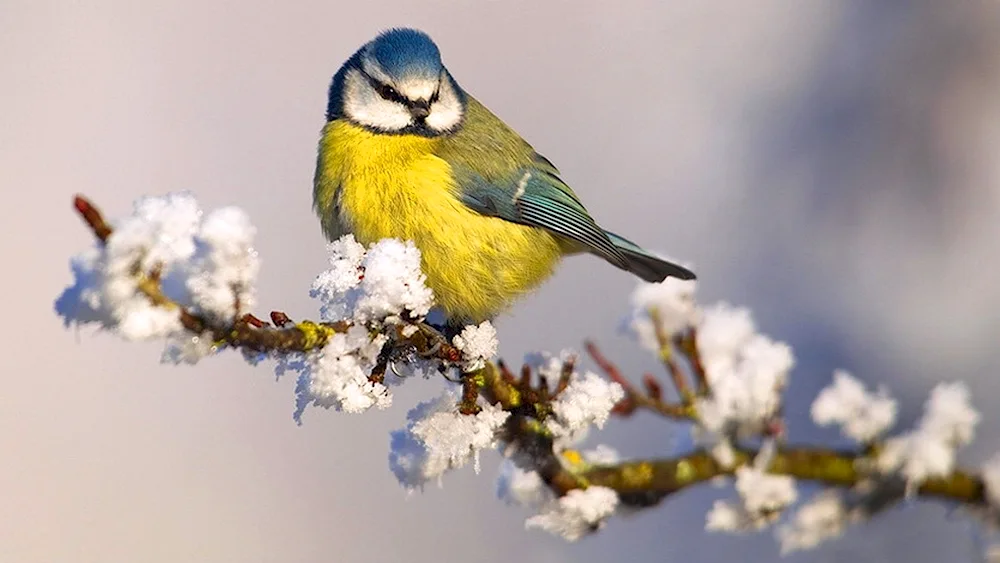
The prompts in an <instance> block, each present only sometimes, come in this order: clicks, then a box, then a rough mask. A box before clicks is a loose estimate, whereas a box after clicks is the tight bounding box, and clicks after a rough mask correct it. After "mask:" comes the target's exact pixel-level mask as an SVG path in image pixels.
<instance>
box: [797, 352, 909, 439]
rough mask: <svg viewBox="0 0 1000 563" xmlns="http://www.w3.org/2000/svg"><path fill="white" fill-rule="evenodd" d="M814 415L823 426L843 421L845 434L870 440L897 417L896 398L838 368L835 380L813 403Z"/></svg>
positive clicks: (876, 436) (842, 427)
mask: <svg viewBox="0 0 1000 563" xmlns="http://www.w3.org/2000/svg"><path fill="white" fill-rule="evenodd" d="M812 419H813V421H814V422H815V423H816V424H818V425H820V426H828V425H830V424H839V425H840V427H841V431H842V432H843V433H844V435H845V436H847V437H849V438H852V439H854V440H857V441H858V442H862V443H867V442H870V441H872V440H874V439H875V438H878V437H879V436H881V435H882V434H883V433H884V432H885V431H886V430H888V429H889V427H890V426H892V425H893V423H895V421H896V401H895V400H894V399H892V398H891V397H889V396H888V395H887V394H886V392H885V391H884V390H881V391H879V393H877V394H872V393H869V392H868V391H867V390H865V386H864V384H863V383H861V381H859V380H857V379H855V378H854V377H852V376H851V375H850V374H849V373H847V372H846V371H842V370H837V371H835V372H834V373H833V383H832V384H830V385H829V386H828V387H826V388H825V389H823V390H822V391H821V392H820V393H819V395H818V396H817V397H816V400H815V401H813V404H812Z"/></svg>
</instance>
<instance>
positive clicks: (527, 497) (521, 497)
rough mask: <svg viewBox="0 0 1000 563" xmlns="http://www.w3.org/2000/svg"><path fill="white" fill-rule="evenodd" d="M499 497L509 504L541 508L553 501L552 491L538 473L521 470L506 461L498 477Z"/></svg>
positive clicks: (501, 466) (511, 462) (508, 460)
mask: <svg viewBox="0 0 1000 563" xmlns="http://www.w3.org/2000/svg"><path fill="white" fill-rule="evenodd" d="M497 497H498V498H499V499H500V500H502V501H504V502H506V503H507V504H514V505H518V506H531V507H539V506H542V505H543V504H545V503H547V502H550V501H552V500H554V499H553V493H552V490H551V489H549V487H548V486H547V485H546V484H545V482H544V481H542V477H541V475H539V474H538V472H537V471H531V470H526V469H521V468H520V467H518V466H517V464H515V463H514V462H513V461H512V460H510V459H505V460H504V461H503V463H502V464H501V465H500V476H499V477H497Z"/></svg>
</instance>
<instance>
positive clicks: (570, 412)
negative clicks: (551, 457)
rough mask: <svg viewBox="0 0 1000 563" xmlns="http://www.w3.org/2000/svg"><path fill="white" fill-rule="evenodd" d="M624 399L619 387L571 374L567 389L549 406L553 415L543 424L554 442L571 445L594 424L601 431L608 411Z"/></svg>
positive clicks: (589, 375)
mask: <svg viewBox="0 0 1000 563" xmlns="http://www.w3.org/2000/svg"><path fill="white" fill-rule="evenodd" d="M624 397H625V390H624V389H622V386H621V385H619V384H617V383H615V382H613V381H608V380H607V379H605V378H603V377H601V376H599V375H597V374H596V373H592V372H587V373H585V374H584V375H582V376H581V375H579V374H573V376H572V378H571V379H570V383H569V386H567V387H566V389H564V390H563V392H562V393H561V394H560V395H559V397H558V398H556V400H555V401H553V403H552V412H553V414H554V415H555V416H554V417H550V418H549V419H548V420H546V421H545V423H546V426H547V427H548V428H549V430H551V431H552V434H553V435H554V436H556V438H557V440H559V439H561V440H562V441H567V440H568V441H570V442H573V441H575V440H577V439H579V437H580V436H581V434H582V433H584V432H585V431H586V430H587V429H588V427H589V426H590V425H591V424H593V425H595V426H597V427H598V428H602V427H603V426H604V423H605V422H607V420H608V416H610V414H611V409H612V408H614V406H615V404H616V403H617V402H618V401H621V400H622V399H623V398H624Z"/></svg>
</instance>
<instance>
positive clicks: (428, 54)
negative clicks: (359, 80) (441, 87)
mask: <svg viewBox="0 0 1000 563" xmlns="http://www.w3.org/2000/svg"><path fill="white" fill-rule="evenodd" d="M367 51H368V54H369V55H370V56H371V57H372V58H373V59H375V61H376V62H377V63H378V65H379V66H380V67H382V70H384V71H385V72H386V73H387V74H388V75H389V76H391V77H393V78H396V79H400V78H407V77H419V78H429V79H434V78H437V76H438V75H439V74H441V68H442V65H441V52H440V51H438V48H437V45H435V44H434V41H433V40H432V39H431V38H430V36H429V35H427V34H426V33H424V32H422V31H418V30H416V29H407V28H397V29H390V30H389V31H385V32H383V33H382V34H380V35H379V36H378V37H376V38H375V39H373V40H372V41H371V43H369V44H368V49H367Z"/></svg>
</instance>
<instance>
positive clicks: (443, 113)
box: [424, 87, 463, 131]
mask: <svg viewBox="0 0 1000 563" xmlns="http://www.w3.org/2000/svg"><path fill="white" fill-rule="evenodd" d="M462 111H463V108H462V102H461V101H460V100H459V99H458V95H457V94H455V92H454V90H452V89H451V87H448V88H447V89H444V88H442V92H441V97H440V99H438V101H436V102H434V104H432V105H431V113H430V115H428V116H427V119H426V120H425V121H424V122H425V123H426V124H427V126H428V127H430V128H431V129H433V130H435V131H448V130H450V129H452V128H454V127H455V126H456V125H458V123H459V122H460V121H462Z"/></svg>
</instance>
